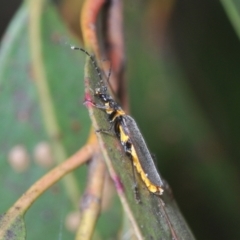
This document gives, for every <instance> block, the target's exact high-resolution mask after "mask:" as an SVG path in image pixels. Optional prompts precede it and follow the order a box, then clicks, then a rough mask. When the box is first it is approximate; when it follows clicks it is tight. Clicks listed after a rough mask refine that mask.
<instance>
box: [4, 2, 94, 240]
mask: <svg viewBox="0 0 240 240" xmlns="http://www.w3.org/2000/svg"><path fill="white" fill-rule="evenodd" d="M40 20H41V38H40V39H39V41H40V44H41V45H42V56H43V59H42V61H43V63H44V70H45V72H46V76H47V83H48V87H49V92H50V95H51V99H52V102H51V104H52V105H53V106H54V109H55V113H56V115H55V117H56V119H57V124H58V125H59V129H60V131H61V136H59V137H60V140H61V143H62V146H63V149H65V150H64V151H65V152H66V157H67V156H70V155H71V154H73V153H74V152H75V151H76V150H78V149H79V148H80V147H81V146H82V145H83V144H84V143H85V141H86V139H87V135H88V131H89V127H90V121H89V117H88V115H87V111H86V109H85V107H84V106H83V105H82V102H83V99H84V88H83V69H82V68H81V65H83V55H81V54H75V53H74V52H73V51H71V50H70V47H68V46H67V47H66V45H65V46H64V45H63V44H59V41H58V40H59V39H61V38H62V37H63V38H67V39H71V40H69V41H70V43H72V42H73V39H72V38H71V37H70V36H69V33H68V32H67V30H66V27H65V26H64V25H63V23H62V22H61V20H60V18H59V16H58V15H57V12H56V9H55V8H54V7H53V6H52V5H47V6H45V8H44V12H43V14H42V15H41V19H40ZM28 24H29V8H28V7H27V5H26V4H23V5H22V7H21V8H20V9H19V11H18V13H17V14H16V16H15V18H14V19H13V21H12V23H11V25H10V26H9V28H8V30H7V33H6V35H5V38H4V39H3V42H2V45H1V52H0V63H1V64H0V89H1V94H0V112H1V116H3V117H1V120H0V122H1V126H2V127H1V130H0V136H1V138H0V145H1V154H0V181H1V183H2V185H1V190H0V202H1V204H0V212H6V210H7V209H8V208H9V207H10V206H11V205H12V204H13V203H14V202H15V201H16V200H17V199H18V198H19V197H20V196H21V194H23V193H24V192H25V191H26V190H27V188H28V187H29V186H30V185H32V184H33V183H34V182H35V181H36V180H37V179H38V178H39V177H41V176H42V175H43V174H44V173H45V172H46V171H47V170H48V169H45V168H43V167H41V166H39V165H38V164H37V163H36V162H35V161H34V159H35V157H34V155H35V149H36V147H37V146H38V145H39V144H40V143H42V142H46V143H47V144H49V145H51V138H49V136H48V133H47V132H46V129H45V124H44V121H43V113H42V110H41V108H40V105H39V93H38V89H37V88H36V84H35V77H36V76H34V73H33V71H32V69H33V65H32V64H33V62H32V59H31V56H30V49H29V29H28ZM36 44H37V43H36ZM19 145H20V146H21V147H22V148H23V149H25V152H26V153H27V158H28V159H29V167H28V168H27V169H26V170H25V171H22V172H15V169H14V168H12V167H11V166H10V165H9V162H8V156H9V153H10V152H11V150H12V149H14V147H15V146H19ZM52 157H53V158H54V156H52ZM55 160H57V159H55ZM63 160H64V159H63ZM85 172H86V171H85V168H81V169H79V170H77V171H76V173H74V175H73V178H74V179H75V181H76V182H77V189H78V191H79V189H80V188H81V189H83V187H84V182H85V177H86V173H85ZM65 186H66V185H65ZM70 188H72V186H69V189H70ZM76 196H77V198H76V199H75V200H74V201H75V202H78V200H79V192H78V193H77V195H76ZM73 209H76V206H75V205H73V203H72V202H71V201H70V200H69V195H68V191H67V189H66V187H64V186H63V185H62V184H61V183H59V184H56V185H55V186H54V187H53V188H52V189H51V190H50V191H48V192H46V193H45V194H44V195H43V196H42V197H41V198H40V199H39V200H38V201H37V202H36V203H35V204H34V205H33V206H32V208H31V209H30V210H29V211H28V212H27V215H26V228H27V238H28V239H36V240H37V239H42V238H43V232H44V233H46V235H47V236H48V238H49V239H54V238H56V237H57V236H59V235H63V236H64V237H65V238H68V239H69V238H73V234H72V233H71V232H70V231H69V230H67V229H66V228H65V224H64V222H65V219H66V216H67V214H68V213H69V212H70V211H72V210H73Z"/></svg>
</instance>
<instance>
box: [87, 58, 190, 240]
mask: <svg viewBox="0 0 240 240" xmlns="http://www.w3.org/2000/svg"><path fill="white" fill-rule="evenodd" d="M85 69H86V73H85V83H86V94H87V95H88V98H90V99H91V101H93V102H94V103H96V104H101V105H102V103H101V101H99V99H98V98H97V97H96V96H94V90H95V88H97V87H99V85H98V83H99V77H98V75H97V74H96V71H95V68H94V66H93V64H92V61H91V60H90V58H87V63H86V67H85ZM89 111H90V116H91V119H92V122H93V125H94V128H95V129H96V130H97V129H109V128H110V126H111V125H110V123H109V122H108V120H107V119H108V116H107V114H106V113H105V112H103V111H102V110H100V109H98V108H96V107H91V106H89ZM98 139H99V142H100V145H101V147H102V151H103V154H104V156H105V160H106V162H107V163H108V166H110V167H109V169H111V166H113V167H114V169H115V171H116V172H117V174H118V176H119V177H120V179H121V180H120V181H121V182H122V184H123V191H124V193H125V196H123V197H122V202H125V201H124V199H125V198H126V200H127V201H126V202H125V204H124V205H123V206H124V209H125V211H126V213H127V215H128V217H129V218H130V219H131V218H132V224H133V225H134V226H135V229H137V232H138V237H139V238H140V239H141V238H143V239H194V237H193V235H192V233H191V231H190V230H189V228H188V226H187V224H186V222H185V220H184V218H183V217H182V215H181V213H180V212H179V209H178V208H177V205H176V203H175V202H174V200H173V198H172V196H171V193H170V192H168V191H167V190H166V191H165V192H164V194H163V196H162V197H159V196H156V195H154V194H152V193H150V192H149V191H148V189H147V187H146V186H145V185H144V183H143V182H142V180H141V179H140V176H139V174H136V180H137V185H138V190H139V194H140V198H141V203H140V204H137V203H136V199H135V197H134V191H133V186H134V185H135V183H134V181H133V172H132V163H131V160H130V158H128V157H127V156H126V154H125V153H124V151H123V149H122V147H121V144H120V142H119V140H118V139H117V138H116V136H115V135H114V133H113V134H112V135H111V134H106V133H98ZM110 172H111V170H110ZM112 178H113V179H115V180H116V179H117V177H116V176H115V175H114V173H112ZM116 181H117V180H116ZM116 185H118V184H116ZM119 191H120V192H121V191H122V190H121V189H120V190H119ZM120 196H121V194H120Z"/></svg>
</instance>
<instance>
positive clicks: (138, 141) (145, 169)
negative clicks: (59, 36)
mask: <svg viewBox="0 0 240 240" xmlns="http://www.w3.org/2000/svg"><path fill="white" fill-rule="evenodd" d="M71 48H72V49H77V50H81V51H83V52H84V53H85V54H87V55H88V56H89V57H90V59H91V61H92V64H93V66H94V68H95V70H96V72H97V74H98V76H99V79H100V84H99V87H98V88H96V89H95V92H94V95H95V96H96V97H97V98H98V99H99V100H100V101H101V102H102V103H103V105H100V104H96V103H93V102H91V104H92V105H93V106H95V107H96V108H99V109H101V110H103V111H105V112H106V113H107V115H108V120H109V122H110V123H111V128H110V129H107V130H103V129H100V130H98V132H109V131H110V130H111V129H113V130H114V132H115V134H116V136H117V138H118V139H119V140H120V142H121V145H122V146H123V149H124V152H125V153H126V155H127V156H128V157H129V158H130V159H131V160H132V162H133V165H134V166H135V168H136V170H137V172H138V173H139V174H140V176H141V179H142V181H143V182H144V184H145V185H146V187H147V189H148V190H149V191H150V192H152V193H154V194H157V195H161V194H162V193H163V182H162V180H161V177H160V175H159V173H158V172H157V169H156V167H155V164H154V161H153V159H152V156H151V154H150V152H149V150H148V148H147V145H146V143H145V141H144V139H143V137H142V134H141V132H140V130H139V128H138V126H137V124H136V122H135V121H134V119H133V118H132V117H130V116H128V115H126V114H125V112H124V111H123V110H122V108H121V107H120V106H119V104H118V103H116V102H115V101H114V99H113V98H112V97H111V96H110V95H109V94H108V92H107V87H106V86H105V84H104V81H103V78H102V75H101V72H100V70H99V68H98V66H97V64H96V62H95V61H94V58H93V57H92V55H90V54H89V53H88V52H87V51H86V50H84V49H82V48H77V47H71Z"/></svg>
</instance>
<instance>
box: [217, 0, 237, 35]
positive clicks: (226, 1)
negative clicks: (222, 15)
mask: <svg viewBox="0 0 240 240" xmlns="http://www.w3.org/2000/svg"><path fill="white" fill-rule="evenodd" d="M221 3H222V5H223V8H224V9H225V11H226V13H227V15H228V18H229V20H230V21H231V23H232V26H233V28H234V30H235V32H236V34H237V35H238V38H240V2H239V1H238V0H221Z"/></svg>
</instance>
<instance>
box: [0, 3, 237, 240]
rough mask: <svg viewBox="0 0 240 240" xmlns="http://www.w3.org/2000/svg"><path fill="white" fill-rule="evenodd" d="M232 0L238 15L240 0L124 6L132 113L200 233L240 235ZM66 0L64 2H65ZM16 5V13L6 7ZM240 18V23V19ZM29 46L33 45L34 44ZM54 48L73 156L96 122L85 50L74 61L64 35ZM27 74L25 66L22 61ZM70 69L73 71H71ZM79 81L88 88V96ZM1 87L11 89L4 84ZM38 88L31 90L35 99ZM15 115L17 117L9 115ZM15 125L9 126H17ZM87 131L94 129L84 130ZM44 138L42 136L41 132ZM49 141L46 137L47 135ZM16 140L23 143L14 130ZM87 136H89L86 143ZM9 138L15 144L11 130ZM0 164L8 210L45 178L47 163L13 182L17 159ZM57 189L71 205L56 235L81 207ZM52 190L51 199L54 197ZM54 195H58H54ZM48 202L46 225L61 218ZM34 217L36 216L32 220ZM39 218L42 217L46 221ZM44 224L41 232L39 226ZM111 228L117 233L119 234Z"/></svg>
mask: <svg viewBox="0 0 240 240" xmlns="http://www.w3.org/2000/svg"><path fill="white" fill-rule="evenodd" d="M4 2H5V3H4V7H1V8H0V13H1V16H2V17H3V16H4V17H5V19H6V21H1V24H2V25H1V34H2V31H3V30H4V29H6V26H7V25H8V21H9V20H10V19H11V18H12V14H13V12H14V11H15V10H16V9H17V7H18V6H17V5H19V2H17V1H15V4H13V3H14V1H11V2H7V1H4ZM224 2H228V4H233V5H232V6H233V7H234V9H235V10H236V12H237V13H238V11H239V12H240V7H239V6H240V3H239V1H222V2H220V1H207V0H201V1H200V0H197V1H191V0H183V1H174V0H171V1H170V0H169V1H167V0H165V1H164V0H162V1H160V0H152V1H134V0H133V1H125V6H124V34H125V36H124V37H125V44H126V71H127V81H128V86H129V87H128V94H129V99H130V108H131V114H132V115H133V116H134V118H135V119H136V121H137V123H138V124H139V127H140V129H141V130H142V133H143V135H144V137H145V139H146V141H147V143H148V145H149V148H150V150H151V151H152V152H153V153H154V154H155V155H156V156H157V161H158V162H157V164H158V169H159V170H160V172H161V174H162V176H163V177H164V178H165V179H166V180H167V181H168V182H169V184H170V186H171V187H172V190H173V193H174V196H175V198H176V200H177V202H178V204H179V207H180V208H181V210H182V212H183V215H184V216H185V218H186V220H187V222H188V223H189V225H190V227H191V229H192V231H193V233H194V234H195V236H196V238H197V239H240V233H239V227H240V226H239V225H240V224H239V223H240V207H239V203H240V177H239V175H240V171H239V170H240V161H239V158H240V147H239V145H240V127H239V122H240V107H239V104H238V103H239V102H240V81H239V79H240V67H239V62H240V44H239V37H238V34H237V31H236V26H237V25H236V24H235V25H234V27H235V28H234V27H233V24H232V15H231V11H229V8H227V7H228V6H229V5H224V4H222V3H224ZM60 3H61V2H60V1H58V4H60ZM10 8H11V9H12V12H11V11H10V10H9V11H7V10H6V9H10ZM45 19H46V23H45V24H46V25H50V23H49V22H47V21H52V24H53V26H55V25H54V24H56V23H55V22H54V21H56V22H58V21H59V20H58V19H57V20H56V19H55V18H54V20H53V19H52V18H45ZM237 23H238V24H239V25H240V22H238V21H237ZM53 29H54V27H53ZM49 31H52V30H49ZM58 31H60V30H59V29H58V28H57V30H56V32H58ZM64 34H67V33H65V32H64ZM51 40H52V39H51ZM26 41H27V39H26ZM22 44H23V45H24V42H22ZM51 44H52V45H51ZM46 46H48V47H47V51H49V53H50V55H51V56H52V59H51V61H54V64H55V65H54V66H53V65H51V64H48V66H50V70H51V69H55V71H57V69H59V68H61V73H60V74H59V75H62V77H63V78H62V80H59V79H56V81H55V83H54V82H52V84H53V85H52V89H54V94H53V96H55V97H56V106H58V109H60V108H61V106H62V105H61V103H62V101H64V103H66V104H65V105H64V107H63V109H61V111H58V114H59V115H58V119H59V121H60V122H61V123H62V124H63V125H62V126H63V127H62V129H63V131H64V133H65V134H66V135H67V136H68V137H67V140H66V142H65V143H64V144H65V146H66V148H67V152H68V154H72V153H73V152H74V151H75V150H76V149H77V148H78V146H79V147H80V146H81V144H83V142H84V140H85V138H86V135H87V131H88V128H89V125H90V122H88V121H89V120H88V118H87V112H86V111H85V110H81V109H84V108H83V107H82V106H81V101H82V98H83V83H82V82H81V81H82V80H81V79H82V76H83V72H82V71H83V65H84V62H83V59H84V57H85V56H80V57H79V58H80V59H78V60H77V59H76V55H77V54H74V56H73V55H71V53H70V56H71V61H70V60H66V58H67V57H66V56H68V54H69V53H68V50H67V49H66V48H65V47H62V46H56V44H55V43H54V41H51V43H50V48H49V45H48V43H46ZM51 51H52V52H51ZM69 51H70V50H69ZM57 52H58V53H59V55H58V56H57V57H56V56H55V58H54V57H53V56H54V55H53V54H56V53H57ZM60 52H62V53H60ZM21 54H23V53H21V52H20V53H19V56H20V57H21V56H23V55H21ZM47 59H50V58H49V57H48V58H47ZM49 61H50V60H49ZM14 66H16V64H15V65H14ZM17 67H19V66H18V65H17ZM70 67H71V69H70ZM16 69H17V68H15V71H16ZM74 69H79V72H78V73H77V74H78V75H76V76H75V75H74V76H75V77H73V75H72V74H73V73H74V72H75V70H74ZM18 71H19V72H21V68H19V70H18ZM64 71H68V73H66V74H64V73H63V72H64ZM74 74H75V73H74ZM64 78H65V79H66V78H67V79H70V78H72V82H71V81H68V83H69V88H70V89H72V88H71V86H72V84H76V85H75V87H74V89H76V91H75V93H74V97H73V98H72V99H71V98H69V96H68V93H67V89H68V88H67V87H66V85H63V83H64ZM0 84H1V85H2V83H0ZM5 84H6V86H8V85H7V83H5ZM65 84H66V80H65ZM12 85H14V81H13V82H12ZM78 87H79V89H81V90H79V93H78V91H77V89H78ZM0 89H3V87H2V86H0ZM25 91H27V92H28V93H29V91H33V90H31V89H30V90H26V88H25ZM63 91H64V92H66V97H63V96H64V95H63ZM69 91H71V90H69ZM12 94H13V92H12V90H10V91H9V92H8V95H7V96H6V99H8V98H9V99H11V97H12ZM34 94H35V93H32V95H31V94H30V95H31V96H35V95H34ZM78 94H79V95H78ZM2 96H3V95H2ZM59 99H61V100H62V101H60V100H59ZM1 101H2V102H1V106H6V103H5V102H4V101H5V100H4V98H1ZM8 101H9V100H8ZM34 101H37V100H36V99H35V100H34ZM15 102H16V101H15ZM73 102H74V103H75V105H73V104H72V103H73ZM36 105H37V104H36ZM11 106H12V105H10V107H11ZM15 107H17V106H15ZM1 109H5V110H6V108H1ZM64 109H65V110H64ZM69 109H70V110H69ZM79 109H80V110H79ZM5 110H4V111H2V112H1V115H2V116H7V118H8V119H5V120H6V121H8V122H11V121H12V122H13V124H17V122H16V121H17V120H16V119H15V115H14V114H12V115H11V114H9V115H7V113H6V111H5ZM78 111H79V113H80V112H81V114H79V113H78ZM84 111H85V113H84ZM82 114H83V115H82ZM84 114H85V115H84ZM82 116H83V119H81V117H82ZM11 117H12V119H9V118H11ZM64 117H66V119H68V120H69V119H73V120H72V121H73V122H74V123H75V122H76V121H81V128H80V129H81V130H80V131H79V132H78V133H76V132H74V131H73V132H71V131H69V129H68V128H67V127H66V126H68V125H67V124H68V123H67V121H68V120H64ZM3 118H4V117H2V118H1V121H2V120H3ZM39 118H40V116H39ZM37 119H38V118H37ZM72 121H71V122H72ZM20 124H21V123H20ZM39 125H41V123H39ZM1 126H3V125H2V122H1ZM4 126H5V125H4ZM12 126H13V125H11V127H9V128H8V129H10V128H12V129H13V127H12ZM69 126H70V124H69ZM25 127H26V130H24V131H23V132H21V133H19V134H20V139H21V141H23V142H24V137H26V139H27V140H26V141H32V140H31V137H30V138H29V139H30V140H28V138H27V136H32V134H33V132H31V131H29V132H28V133H27V132H26V131H27V130H28V129H29V128H28V126H25ZM81 131H84V133H83V135H84V137H83V135H82V132H81ZM69 132H70V133H69ZM34 134H36V133H34ZM37 134H39V133H37ZM41 134H43V133H41ZM1 136H3V135H1ZM37 136H38V137H37V140H36V141H38V140H39V138H40V136H39V135H37ZM41 138H43V139H44V136H42V137H41ZM45 138H46V137H45ZM13 139H14V141H15V140H16V138H15V136H14V134H13ZM78 139H81V140H80V142H79V143H78V142H77V141H78ZM0 140H1V142H3V141H5V139H3V137H1V139H0ZM14 141H12V140H11V141H9V143H8V144H6V143H5V145H4V146H3V145H2V147H1V152H2V153H1V156H2V157H1V161H5V160H4V159H5V158H6V155H7V151H8V150H9V146H8V145H11V144H15V142H14ZM72 142H74V144H73V145H72ZM29 149H31V144H30V146H29ZM0 167H1V168H2V170H1V176H0V177H1V183H2V184H3V183H4V184H3V185H4V186H3V187H2V189H1V190H0V195H1V197H0V198H1V199H4V202H6V203H5V204H0V205H2V206H1V207H0V209H1V212H3V211H5V210H6V207H9V206H10V205H11V204H12V203H13V202H14V201H15V200H16V198H17V196H19V195H20V194H21V193H22V192H23V190H24V189H26V188H27V187H26V186H29V184H30V183H29V182H28V180H29V179H32V180H31V183H32V181H34V180H33V179H35V180H36V179H38V177H39V176H41V175H42V174H43V172H44V171H43V170H41V169H40V170H39V168H37V167H36V168H35V170H33V169H32V171H29V173H28V174H30V176H32V178H30V177H29V178H28V177H26V174H25V175H21V176H20V175H17V176H16V174H12V175H11V176H15V178H16V179H15V180H14V179H13V178H14V177H11V178H10V177H9V176H10V175H7V174H6V175H7V176H8V177H9V178H10V180H9V179H7V176H5V175H3V172H5V173H7V172H6V169H7V168H8V164H7V163H6V162H4V163H3V162H1V163H0ZM8 171H10V170H8ZM34 171H36V175H34V174H35V172H34ZM33 175H34V176H33ZM78 176H80V173H79V174H78ZM22 179H25V182H26V184H23V185H24V187H23V189H21V190H18V191H19V192H17V193H16V192H15V194H12V192H13V191H14V190H13V189H14V187H16V182H14V181H18V182H21V181H22V182H24V180H22ZM12 182H13V183H12ZM16 188H17V189H19V188H18V187H16ZM60 189H61V188H60ZM6 192H10V193H9V194H6ZM49 194H58V200H59V201H60V203H58V204H59V205H58V204H57V203H56V205H55V206H62V205H65V206H66V207H64V208H63V209H61V211H60V213H61V215H60V220H59V221H57V222H55V223H56V226H54V227H55V229H56V233H54V234H55V235H57V234H63V233H65V232H63V230H62V229H63V228H64V227H63V223H62V222H63V221H64V220H63V219H64V217H63V215H64V214H65V212H67V211H68V209H71V207H70V206H69V205H70V204H69V203H68V200H67V199H66V196H64V195H62V194H61V191H60V190H58V191H55V192H50V193H49ZM13 195H14V196H13ZM59 196H62V197H61V198H60V197H59ZM7 197H9V198H7ZM45 197H46V200H45V201H48V199H49V196H45ZM9 199H11V200H9ZM54 199H56V197H55V196H53V201H54ZM2 201H3V200H1V202H2ZM9 202H11V204H10V205H8V204H9ZM43 206H45V205H43ZM48 208H50V209H51V214H50V216H49V215H47V214H49V213H48V212H47V211H44V209H43V210H41V213H42V215H40V216H41V218H42V219H43V222H44V220H46V219H47V220H48V221H51V222H53V223H54V219H55V218H54V214H55V212H57V209H56V210H55V209H54V208H53V205H51V204H49V205H48ZM45 212H46V214H45V215H44V213H45ZM32 218H33V217H32V216H31V218H30V217H29V219H30V220H29V221H31V219H32ZM36 224H39V221H38V219H37V220H36V223H35V225H36ZM46 225H47V224H46V223H45V225H44V224H43V226H42V229H45V230H46V228H47V227H49V228H50V226H46ZM36 229H38V231H40V230H39V225H38V227H36ZM50 229H51V228H50ZM45 230H41V231H45ZM36 231H37V230H36ZM28 232H30V236H34V235H35V234H36V232H34V231H31V230H28ZM31 234H32V235H31ZM66 234H68V233H67V231H66ZM55 235H53V236H55ZM109 235H110V234H109ZM109 235H108V238H109V239H111V238H110V237H109ZM113 235H114V234H113ZM65 236H68V235H65ZM70 236H72V235H70ZM106 238H107V237H106ZM29 239H33V238H29ZM34 239H36V238H34ZM40 239H41V238H40ZM62 239H68V238H64V234H63V237H62Z"/></svg>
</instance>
